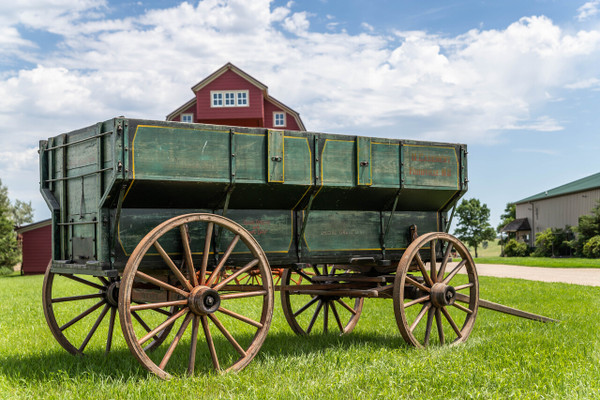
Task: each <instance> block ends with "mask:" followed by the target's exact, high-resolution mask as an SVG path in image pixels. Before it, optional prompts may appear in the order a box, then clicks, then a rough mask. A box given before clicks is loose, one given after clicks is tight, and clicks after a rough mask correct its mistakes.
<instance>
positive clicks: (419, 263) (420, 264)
mask: <svg viewBox="0 0 600 400" xmlns="http://www.w3.org/2000/svg"><path fill="white" fill-rule="evenodd" d="M415 260H417V266H418V267H419V270H420V271H421V274H422V275H423V278H425V282H426V283H427V285H428V286H433V281H432V280H431V277H430V276H429V273H427V269H426V268H425V263H424V262H423V259H422V258H421V255H420V254H419V253H417V254H415Z"/></svg>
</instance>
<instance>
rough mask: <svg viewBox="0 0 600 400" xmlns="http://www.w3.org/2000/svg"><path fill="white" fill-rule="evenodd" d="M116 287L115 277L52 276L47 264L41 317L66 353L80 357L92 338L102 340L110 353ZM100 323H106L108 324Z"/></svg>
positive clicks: (115, 311)
mask: <svg viewBox="0 0 600 400" xmlns="http://www.w3.org/2000/svg"><path fill="white" fill-rule="evenodd" d="M117 285H118V280H117V279H115V278H104V277H94V276H90V275H74V274H55V273H54V272H52V268H51V264H50V265H48V268H46V274H45V275H44V283H43V288H42V304H43V308H44V316H45V317H46V322H47V323H48V327H49V328H50V331H51V332H52V334H53V335H54V338H55V339H56V340H57V341H58V343H59V344H60V345H61V346H62V347H63V348H64V349H65V350H67V351H68V352H69V353H71V354H74V355H82V354H83V352H84V350H85V349H86V348H88V345H89V344H90V342H91V341H92V339H93V340H94V342H96V341H97V338H99V337H101V338H102V339H101V340H102V343H103V344H104V348H105V351H106V352H109V351H110V349H111V346H112V338H113V332H114V326H115V317H116V313H117V299H116V293H117V292H116V290H115V289H116V286H117ZM103 321H108V325H107V324H106V322H105V323H104V324H103V323H102V322H103ZM101 325H102V327H101ZM99 328H100V329H99Z"/></svg>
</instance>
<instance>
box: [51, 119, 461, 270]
mask: <svg viewBox="0 0 600 400" xmlns="http://www.w3.org/2000/svg"><path fill="white" fill-rule="evenodd" d="M40 163H41V165H40V176H41V181H42V184H41V188H42V193H43V195H44V197H45V199H46V201H47V202H48V204H49V206H50V207H51V209H52V210H53V221H54V225H53V232H54V234H53V236H54V237H53V258H54V259H55V260H64V262H63V263H61V264H60V265H61V268H70V267H69V265H73V266H75V265H77V266H78V267H73V268H80V269H81V268H83V269H84V270H85V265H89V268H90V271H92V270H93V271H97V269H98V268H101V269H111V268H114V267H117V268H122V267H123V266H124V264H125V263H126V261H127V257H128V255H129V254H131V252H132V251H133V249H134V248H135V246H136V245H137V244H138V243H139V241H140V240H141V239H142V238H143V237H144V235H145V234H146V233H147V232H149V231H150V230H151V229H152V228H153V227H155V226H156V225H158V224H159V223H160V222H162V221H164V220H166V219H168V218H170V217H173V216H176V215H180V214H183V213H191V212H209V213H222V212H223V207H225V204H226V203H227V207H228V210H227V217H229V218H232V219H234V220H235V221H237V222H239V223H240V224H241V225H243V226H245V227H246V228H247V229H249V230H250V232H251V233H252V234H253V236H255V238H256V239H257V240H258V242H259V243H260V244H261V246H262V247H263V249H264V250H265V251H266V252H267V254H268V257H269V260H270V262H271V263H272V264H273V265H287V264H291V263H294V262H300V261H302V262H335V263H345V262H347V261H348V260H349V258H351V257H352V256H354V255H357V254H358V255H361V256H370V257H373V258H374V259H381V258H382V257H383V254H384V252H383V247H382V241H381V238H382V233H383V230H384V229H385V226H387V224H388V221H389V231H388V233H387V235H386V236H385V248H386V252H385V255H386V257H388V258H391V259H393V260H397V259H398V258H399V257H400V256H401V254H402V251H403V249H404V248H405V247H406V246H407V244H408V242H407V232H408V227H409V226H410V225H412V224H416V225H418V227H419V232H420V233H425V232H431V231H437V230H443V229H444V227H443V226H441V221H442V215H443V213H444V212H445V211H447V210H448V208H449V207H451V205H452V204H453V203H454V202H455V201H457V200H458V198H460V196H462V194H464V192H465V190H466V174H467V171H466V147H465V146H464V145H457V144H448V143H429V142H415V141H405V140H398V139H383V138H369V137H359V136H352V135H333V134H323V133H314V132H297V131H277V130H271V131H269V130H266V129H261V128H241V127H223V126H213V125H202V124H194V125H190V124H179V123H173V122H161V121H145V120H133V119H123V118H118V119H114V120H108V121H105V122H102V123H98V124H96V125H93V126H91V127H89V128H84V129H80V130H77V131H73V132H70V133H67V134H62V135H59V136H57V137H55V138H50V139H49V140H48V141H42V142H41V143H40ZM64 178H68V179H64ZM119 193H123V210H122V213H121V219H120V220H119V221H117V220H116V207H117V201H118V198H119ZM310 199H312V202H311V203H310V206H311V212H310V216H309V217H308V218H307V219H306V218H305V217H306V215H307V213H306V210H305V209H306V208H307V206H308V204H309V201H310ZM394 204H395V205H396V207H395V213H394V216H393V217H392V218H391V219H390V212H391V210H392V207H393V205H394ZM115 224H118V229H116V230H114V232H117V233H118V235H117V237H113V229H115ZM302 226H305V232H304V234H303V235H302V237H301V238H299V236H300V231H301V229H302ZM191 229H192V230H191V235H192V247H193V249H192V250H193V252H194V256H195V257H199V256H200V254H201V252H202V251H203V250H202V248H201V246H202V244H203V240H204V234H205V233H204V231H203V230H202V228H198V227H191ZM230 240H231V238H230V237H228V236H227V235H226V234H223V235H221V236H220V242H219V243H215V244H214V246H215V247H216V248H218V249H219V250H220V251H223V249H224V248H226V247H227V244H228V241H230ZM161 241H165V243H164V245H163V246H164V247H165V249H167V251H168V252H169V253H171V254H173V255H174V259H175V260H176V262H179V261H177V260H178V258H177V257H179V255H180V254H181V248H180V247H181V243H180V239H179V237H178V234H177V233H176V232H174V233H169V234H168V235H167V236H165V237H164V238H163V239H161ZM300 248H303V249H304V251H303V252H302V255H300V254H299V252H298V250H299V249H300ZM239 249H241V247H240V246H238V247H236V249H234V260H237V259H239V260H243V259H244V255H243V254H238V250H239ZM149 257H150V258H152V257H154V256H152V255H151V256H149ZM156 259H157V261H158V262H160V258H159V257H158V255H156ZM86 263H87V264H86ZM57 265H58V264H57ZM81 265H83V267H81ZM94 273H96V272H94Z"/></svg>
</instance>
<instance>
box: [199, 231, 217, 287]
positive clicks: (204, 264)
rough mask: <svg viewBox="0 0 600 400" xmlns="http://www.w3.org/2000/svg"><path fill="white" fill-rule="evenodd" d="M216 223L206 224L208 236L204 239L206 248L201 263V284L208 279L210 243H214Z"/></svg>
mask: <svg viewBox="0 0 600 400" xmlns="http://www.w3.org/2000/svg"><path fill="white" fill-rule="evenodd" d="M213 229H214V224H213V223H212V222H209V223H208V224H207V225H206V238H205V239H204V250H203V252H202V264H201V265H200V285H204V283H205V279H206V270H207V268H208V256H209V254H210V245H211V243H212V234H213Z"/></svg>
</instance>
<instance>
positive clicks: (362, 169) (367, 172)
mask: <svg viewBox="0 0 600 400" xmlns="http://www.w3.org/2000/svg"><path fill="white" fill-rule="evenodd" d="M356 168H357V176H358V182H357V184H358V185H366V186H370V185H372V184H373V174H372V170H373V164H372V160H371V138H370V137H363V136H357V137H356Z"/></svg>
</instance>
